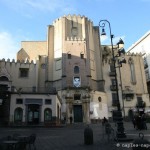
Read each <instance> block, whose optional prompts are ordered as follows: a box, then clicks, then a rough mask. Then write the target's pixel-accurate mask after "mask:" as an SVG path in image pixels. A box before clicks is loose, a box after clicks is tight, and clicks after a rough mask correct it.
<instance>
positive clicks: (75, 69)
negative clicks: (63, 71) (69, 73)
mask: <svg viewBox="0 0 150 150" xmlns="http://www.w3.org/2000/svg"><path fill="white" fill-rule="evenodd" d="M74 73H75V74H77V73H79V67H78V66H75V67H74Z"/></svg>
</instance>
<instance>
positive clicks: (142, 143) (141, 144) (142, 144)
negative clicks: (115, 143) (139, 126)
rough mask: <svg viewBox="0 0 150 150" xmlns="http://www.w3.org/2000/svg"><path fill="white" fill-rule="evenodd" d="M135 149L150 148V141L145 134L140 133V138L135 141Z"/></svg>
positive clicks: (145, 149) (133, 146)
mask: <svg viewBox="0 0 150 150" xmlns="http://www.w3.org/2000/svg"><path fill="white" fill-rule="evenodd" d="M132 149H133V150H150V142H149V141H148V140H146V139H144V134H143V133H139V138H138V139H135V140H134V141H133V145H132Z"/></svg>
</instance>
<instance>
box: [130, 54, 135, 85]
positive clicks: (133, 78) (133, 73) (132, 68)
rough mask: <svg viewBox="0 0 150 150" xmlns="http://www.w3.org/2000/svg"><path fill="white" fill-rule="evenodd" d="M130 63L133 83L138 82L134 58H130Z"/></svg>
mask: <svg viewBox="0 0 150 150" xmlns="http://www.w3.org/2000/svg"><path fill="white" fill-rule="evenodd" d="M129 65H130V74H131V83H132V84H136V76H135V66H134V62H133V59H132V58H131V57H130V58H129Z"/></svg>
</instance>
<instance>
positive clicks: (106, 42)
mask: <svg viewBox="0 0 150 150" xmlns="http://www.w3.org/2000/svg"><path fill="white" fill-rule="evenodd" d="M100 38H101V44H102V45H111V41H110V38H109V37H108V36H101V37H100ZM120 39H122V40H123V41H124V40H125V36H117V37H114V38H113V45H115V44H117V43H118V42H119V40H120Z"/></svg>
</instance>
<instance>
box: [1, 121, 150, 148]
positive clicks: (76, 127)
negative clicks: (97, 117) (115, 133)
mask: <svg viewBox="0 0 150 150" xmlns="http://www.w3.org/2000/svg"><path fill="white" fill-rule="evenodd" d="M86 126H87V125H85V124H72V125H67V126H64V127H59V128H54V127H53V128H52V127H51V128H48V127H47V128H44V127H34V128H33V127H32V128H31V127H30V128H27V127H26V128H25V127H24V128H0V137H3V136H7V135H12V134H14V133H19V134H21V135H30V134H32V133H36V134H37V139H36V148H37V150H110V149H111V150H131V149H132V146H133V145H132V142H128V143H127V142H125V143H123V142H115V141H114V140H113V139H111V138H110V140H108V139H107V136H106V135H104V134H103V129H102V125H101V124H90V125H89V126H90V127H91V128H92V130H93V140H94V143H93V145H85V144H84V129H85V127H86ZM111 126H112V127H113V128H114V129H116V127H115V124H114V123H111ZM124 127H125V131H126V134H127V137H129V138H133V139H136V138H138V135H139V132H142V133H144V135H145V136H144V138H146V139H148V140H149V139H150V124H148V130H142V131H138V130H135V129H134V128H133V125H132V123H131V122H124ZM103 135H104V136H103Z"/></svg>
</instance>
